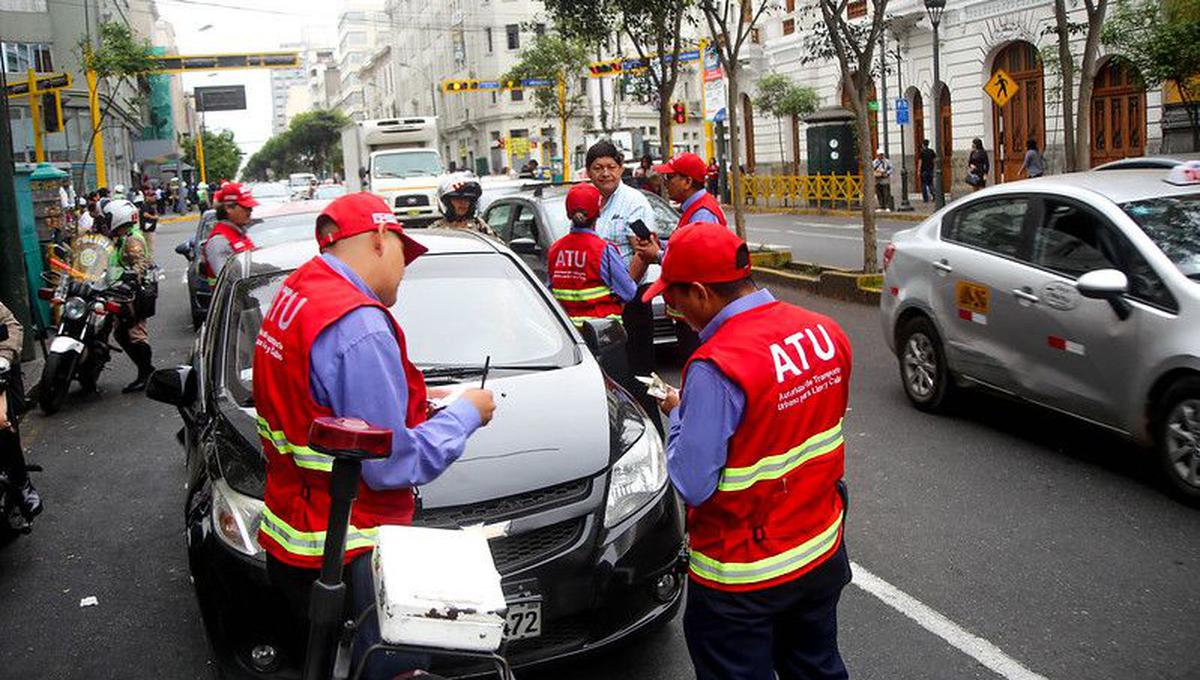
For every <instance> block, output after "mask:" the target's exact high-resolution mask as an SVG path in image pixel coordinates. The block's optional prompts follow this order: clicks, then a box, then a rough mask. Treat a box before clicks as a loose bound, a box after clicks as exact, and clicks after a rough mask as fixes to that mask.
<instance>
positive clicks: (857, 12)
mask: <svg viewBox="0 0 1200 680" xmlns="http://www.w3.org/2000/svg"><path fill="white" fill-rule="evenodd" d="M865 16H867V0H850V2H849V4H847V5H846V17H847V18H849V19H859V18H861V17H865Z"/></svg>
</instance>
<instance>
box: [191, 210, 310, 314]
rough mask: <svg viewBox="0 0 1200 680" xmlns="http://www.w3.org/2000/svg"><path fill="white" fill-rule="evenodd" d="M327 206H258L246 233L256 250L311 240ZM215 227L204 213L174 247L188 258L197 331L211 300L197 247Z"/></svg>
mask: <svg viewBox="0 0 1200 680" xmlns="http://www.w3.org/2000/svg"><path fill="white" fill-rule="evenodd" d="M329 203H330V201H329V200H328V199H319V200H312V201H304V202H302V203H272V204H269V205H264V206H260V207H258V208H255V209H254V220H253V221H252V222H251V223H250V226H249V227H247V229H246V234H247V235H249V236H250V240H251V241H254V245H255V247H258V248H266V247H268V246H273V245H275V244H277V243H288V242H291V241H302V240H304V239H306V238H312V236H313V229H314V225H315V224H316V220H317V214H319V213H320V212H321V211H322V210H324V209H325V206H327V205H329ZM216 224H217V211H215V210H206V211H205V212H204V214H203V215H201V216H200V220H199V221H198V222H197V223H196V233H195V234H193V235H192V236H191V237H190V238H188V240H186V241H184V242H183V243H180V244H179V245H178V246H176V247H175V252H177V253H179V254H180V255H183V256H184V257H186V258H187V259H188V268H187V287H188V304H189V307H190V308H191V311H192V327H193V328H196V329H199V328H200V325H201V324H203V323H204V317H205V316H206V315H207V314H208V307H209V304H210V302H211V301H212V289H211V288H210V287H209V285H208V281H207V279H206V278H205V276H204V271H203V266H204V265H203V262H202V259H201V258H200V248H201V247H202V246H203V244H204V242H205V241H207V240H208V235H209V234H210V233H211V232H212V230H213V227H214V226H216ZM218 273H219V272H218Z"/></svg>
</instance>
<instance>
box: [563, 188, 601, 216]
mask: <svg viewBox="0 0 1200 680" xmlns="http://www.w3.org/2000/svg"><path fill="white" fill-rule="evenodd" d="M600 202H601V198H600V190H599V189H597V188H596V185H594V184H592V183H591V182H585V183H583V184H576V185H575V186H573V187H571V190H570V191H568V192H567V218H568V219H570V220H572V221H574V218H575V215H576V213H583V216H584V217H585V218H587V220H588V221H589V222H590V221H592V220H594V219H596V218H597V217H599V216H600Z"/></svg>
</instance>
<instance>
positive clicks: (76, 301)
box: [63, 297, 87, 321]
mask: <svg viewBox="0 0 1200 680" xmlns="http://www.w3.org/2000/svg"><path fill="white" fill-rule="evenodd" d="M84 314H87V303H86V302H84V301H83V298H78V297H73V298H71V299H70V300H67V304H65V305H63V318H64V319H66V320H67V321H78V320H80V319H82V318H83V315H84Z"/></svg>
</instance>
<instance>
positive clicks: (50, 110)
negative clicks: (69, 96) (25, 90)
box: [42, 90, 63, 132]
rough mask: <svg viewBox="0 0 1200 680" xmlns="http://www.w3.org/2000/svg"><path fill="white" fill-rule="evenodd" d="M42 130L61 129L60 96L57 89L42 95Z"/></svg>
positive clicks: (53, 130) (56, 130) (55, 130)
mask: <svg viewBox="0 0 1200 680" xmlns="http://www.w3.org/2000/svg"><path fill="white" fill-rule="evenodd" d="M42 130H43V131H44V132H62V131H63V113H62V98H61V96H60V95H59V91H58V90H55V91H53V92H47V93H45V94H43V95H42Z"/></svg>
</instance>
